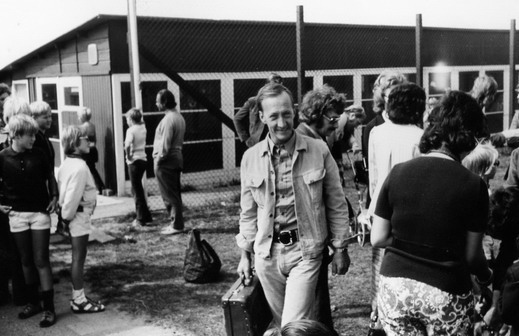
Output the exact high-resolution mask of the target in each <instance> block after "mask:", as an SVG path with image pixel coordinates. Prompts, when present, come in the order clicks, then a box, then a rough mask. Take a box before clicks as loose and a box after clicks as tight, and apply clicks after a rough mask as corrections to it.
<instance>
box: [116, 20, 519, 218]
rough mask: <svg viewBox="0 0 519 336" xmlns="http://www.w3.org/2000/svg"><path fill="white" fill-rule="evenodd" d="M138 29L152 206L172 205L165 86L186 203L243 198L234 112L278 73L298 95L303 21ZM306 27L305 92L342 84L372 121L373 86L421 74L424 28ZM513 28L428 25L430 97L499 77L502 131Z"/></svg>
mask: <svg viewBox="0 0 519 336" xmlns="http://www.w3.org/2000/svg"><path fill="white" fill-rule="evenodd" d="M138 30H139V53H140V57H141V59H140V63H141V89H142V100H143V112H144V121H145V123H146V127H147V130H148V136H147V147H146V150H147V153H148V159H149V160H148V162H149V166H148V171H147V176H148V180H147V188H148V192H149V195H150V201H149V202H150V205H151V207H152V208H153V209H157V208H160V207H162V206H163V205H162V200H161V199H160V193H159V189H158V186H157V184H156V181H155V179H154V175H153V167H152V162H153V161H152V159H151V151H152V144H153V137H154V133H155V128H156V126H157V125H158V123H159V122H160V120H161V119H162V117H163V116H164V115H163V113H161V112H157V108H156V106H155V97H156V94H157V92H158V91H159V90H160V89H163V88H167V89H169V90H171V91H172V92H173V93H174V95H175V97H176V98H177V100H178V108H179V110H180V112H181V113H182V115H183V116H184V118H185V120H186V134H185V142H184V148H183V154H184V162H185V168H184V172H183V175H182V186H183V187H182V188H183V202H184V203H185V204H186V205H187V206H199V205H204V204H207V203H214V202H225V201H226V200H236V199H238V197H239V188H240V173H239V165H240V160H241V157H242V155H243V153H244V151H245V150H246V149H247V147H246V146H245V144H243V143H242V142H241V141H240V140H239V139H238V137H237V135H236V134H235V132H234V127H233V125H232V118H233V116H234V114H235V113H236V111H238V109H239V108H240V107H241V106H243V104H244V103H245V102H246V101H247V99H248V98H249V97H251V96H255V95H256V93H257V91H258V89H259V88H261V86H263V84H264V83H265V80H266V78H267V77H268V76H269V74H270V73H271V72H275V73H278V74H279V75H281V76H282V77H283V83H284V85H285V86H287V87H288V88H289V89H290V90H291V91H292V92H293V94H294V97H296V96H297V69H296V64H297V59H296V57H297V55H296V24H295V23H273V22H247V21H211V20H191V19H190V20H188V19H170V18H147V17H139V18H138ZM302 33H303V53H302V60H303V68H304V70H305V79H304V81H303V82H304V91H308V90H311V89H313V88H314V87H316V86H319V85H322V84H325V83H326V84H328V85H330V86H332V87H334V88H335V89H336V90H337V91H338V92H341V93H344V94H345V95H346V97H347V100H348V105H350V104H359V105H362V106H363V107H364V109H365V111H366V114H367V119H366V121H365V122H368V121H369V120H370V119H371V118H372V117H373V116H374V113H373V111H372V88H373V83H374V82H375V80H376V78H377V77H378V75H379V74H380V73H381V72H382V71H383V70H384V69H387V68H394V69H397V70H399V71H400V72H402V73H404V74H405V75H406V76H407V77H408V79H409V80H410V81H413V82H415V81H416V79H417V76H416V68H415V64H416V60H415V57H416V55H415V45H416V35H415V27H389V26H387V27H384V26H359V25H340V24H315V23H312V24H306V25H304V30H303V32H302ZM508 34H509V32H507V31H474V30H460V29H458V30H454V29H441V28H424V29H423V37H422V40H421V45H422V50H423V51H422V53H423V55H424V57H423V59H422V64H423V66H424V73H423V83H420V84H422V85H423V86H424V88H425V90H426V92H427V93H428V94H430V95H440V94H442V93H443V92H445V91H446V90H449V89H461V90H465V91H468V90H470V88H471V84H472V82H473V80H474V79H475V78H476V77H477V76H478V75H480V74H482V73H485V72H488V73H490V74H492V75H493V76H494V77H495V78H496V80H497V81H498V84H499V91H498V95H497V99H496V103H495V104H494V106H493V107H492V108H491V109H489V110H488V111H487V114H488V117H489V121H490V124H491V127H493V128H494V129H495V130H498V129H499V130H501V129H503V125H505V124H506V123H507V122H508V118H509V117H510V116H508V115H507V114H506V113H505V112H504V111H506V107H507V106H506V99H505V98H506V97H507V95H508V94H511V93H509V92H506V90H505V89H504V88H505V87H506V83H505V80H506V79H507V78H508V76H509V74H508V70H507V69H508V65H507V63H508V59H507V50H508ZM461 41H463V42H461ZM439 62H442V64H444V65H443V67H438V64H439ZM130 91H131V89H130V83H129V82H126V83H122V87H121V92H122V105H123V109H122V110H123V111H127V110H128V109H129V108H130V107H131V98H130ZM296 103H297V102H296ZM516 108H517V107H516ZM124 124H125V123H124ZM126 127H127V126H126V125H125V130H126ZM346 163H347V162H346ZM127 179H128V177H127ZM127 189H128V192H129V182H128V183H127Z"/></svg>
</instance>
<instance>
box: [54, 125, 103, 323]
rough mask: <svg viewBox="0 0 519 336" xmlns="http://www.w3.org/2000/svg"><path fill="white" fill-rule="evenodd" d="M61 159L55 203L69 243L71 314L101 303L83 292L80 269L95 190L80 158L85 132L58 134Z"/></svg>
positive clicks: (85, 143)
mask: <svg viewBox="0 0 519 336" xmlns="http://www.w3.org/2000/svg"><path fill="white" fill-rule="evenodd" d="M61 144H62V145H63V150H64V152H65V156H66V158H65V160H64V161H63V163H62V165H61V166H60V167H59V170H58V186H59V206H60V209H61V217H62V220H63V224H64V227H65V230H67V231H68V232H69V233H70V237H71V242H72V267H71V268H72V270H71V276H72V287H73V288H72V300H70V309H71V310H72V312H74V313H77V314H79V313H98V312H102V311H104V310H105V306H104V305H103V304H102V303H101V302H98V301H94V300H92V299H90V298H89V297H87V296H86V295H85V290H84V283H83V270H84V265H85V259H86V254H87V244H88V236H89V234H90V233H91V232H92V229H91V220H90V216H91V215H92V213H93V212H94V209H95V206H96V200H97V189H96V185H95V183H94V178H93V177H92V174H91V173H90V170H89V169H88V166H87V164H86V162H85V161H84V160H83V159H82V158H81V156H82V155H83V154H87V153H88V152H89V151H90V146H89V141H88V136H87V134H86V132H85V131H84V130H82V129H80V128H79V127H77V126H68V127H67V128H65V129H64V130H63V133H62V134H61Z"/></svg>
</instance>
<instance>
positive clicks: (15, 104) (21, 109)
mask: <svg viewBox="0 0 519 336" xmlns="http://www.w3.org/2000/svg"><path fill="white" fill-rule="evenodd" d="M17 114H26V115H28V116H30V115H31V109H30V107H29V103H28V102H27V101H26V100H25V99H21V98H18V97H14V96H10V97H9V98H7V99H6V100H5V102H4V122H5V123H6V125H8V124H9V119H10V118H11V117H13V116H15V115H17Z"/></svg>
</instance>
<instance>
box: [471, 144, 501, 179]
mask: <svg viewBox="0 0 519 336" xmlns="http://www.w3.org/2000/svg"><path fill="white" fill-rule="evenodd" d="M498 157H499V152H498V151H497V149H496V148H495V147H494V146H492V144H491V143H480V144H478V145H477V146H476V148H474V150H473V151H472V152H470V154H469V155H467V156H466V157H465V158H464V159H463V161H462V164H463V166H464V167H465V168H467V169H468V170H470V171H471V172H473V173H474V174H476V175H479V176H483V175H484V174H485V173H486V172H487V171H488V170H489V169H490V168H492V166H493V165H494V164H495V162H496V161H497V158H498Z"/></svg>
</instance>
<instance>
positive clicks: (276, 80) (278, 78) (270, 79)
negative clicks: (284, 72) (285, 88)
mask: <svg viewBox="0 0 519 336" xmlns="http://www.w3.org/2000/svg"><path fill="white" fill-rule="evenodd" d="M268 83H278V84H283V77H281V76H280V75H278V74H277V73H275V72H271V73H270V75H269V76H268V78H267V84H268Z"/></svg>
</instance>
